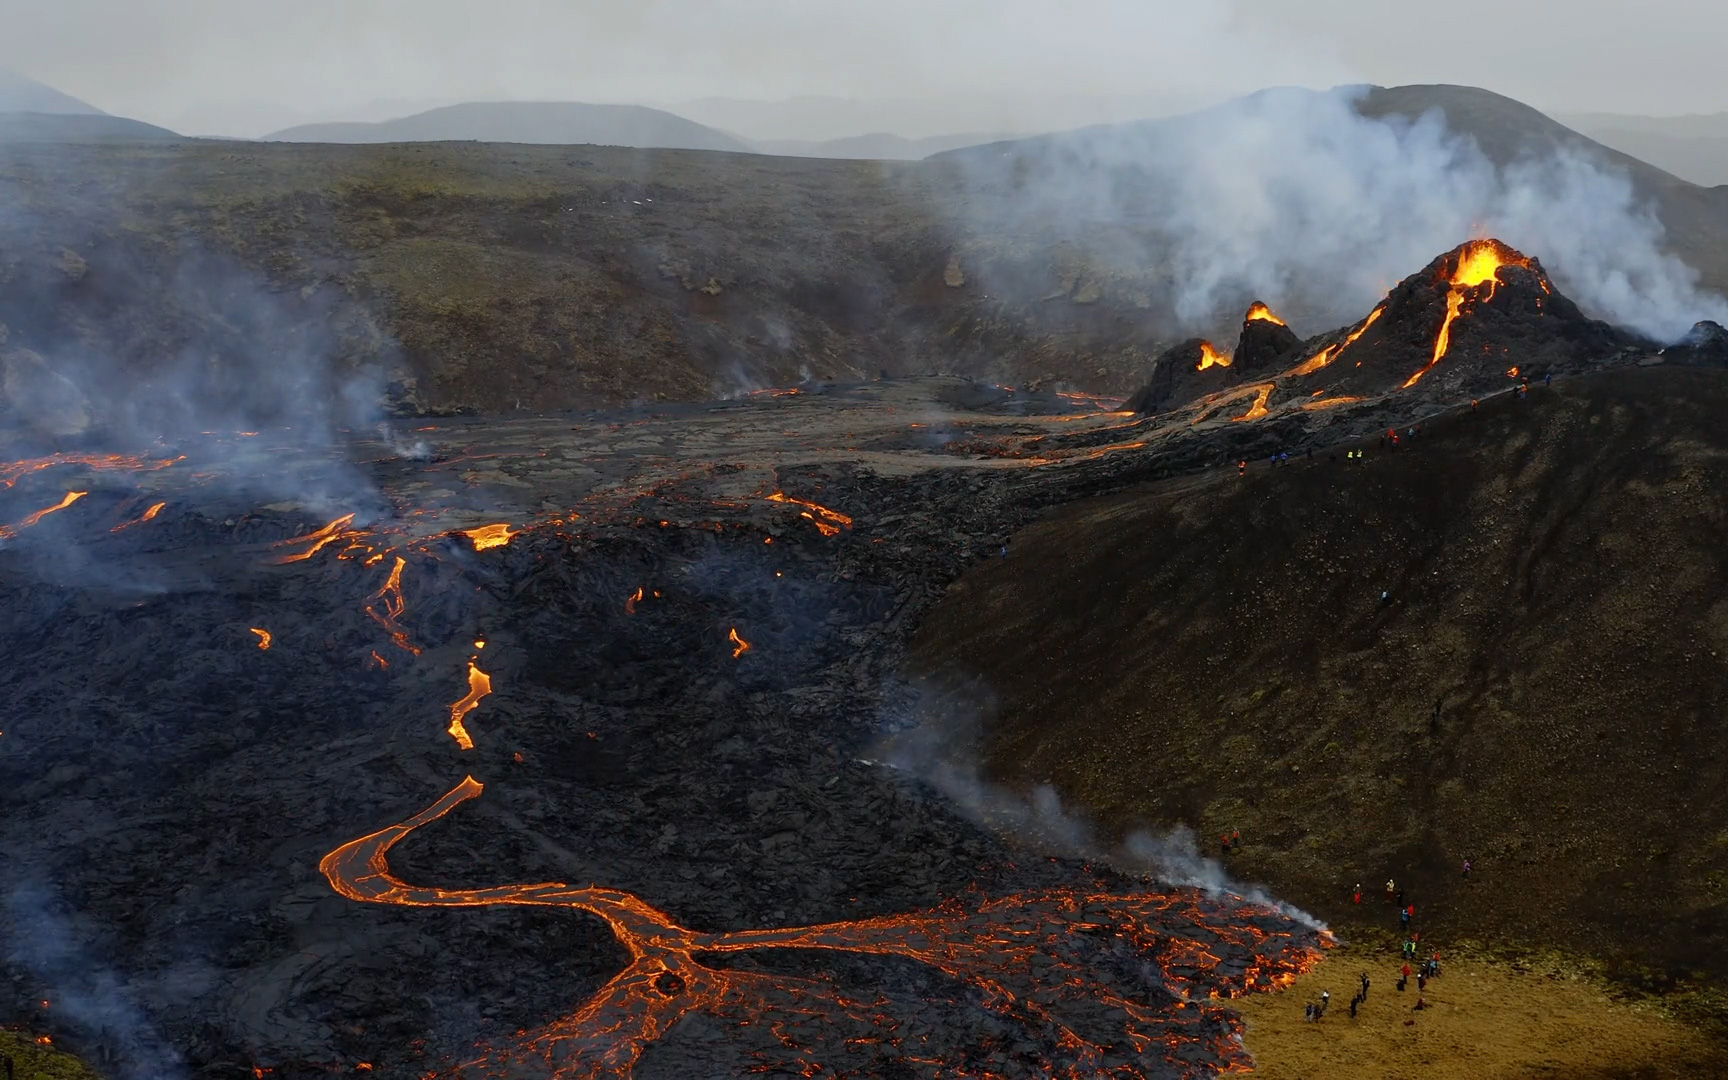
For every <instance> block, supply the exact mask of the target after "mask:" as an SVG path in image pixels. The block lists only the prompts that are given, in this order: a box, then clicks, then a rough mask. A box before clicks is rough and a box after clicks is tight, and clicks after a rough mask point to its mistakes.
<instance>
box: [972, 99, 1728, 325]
mask: <svg viewBox="0 0 1728 1080" xmlns="http://www.w3.org/2000/svg"><path fill="white" fill-rule="evenodd" d="M1367 93H1368V90H1367V88H1361V87H1352V88H1342V89H1338V90H1334V91H1331V92H1327V93H1314V92H1310V91H1306V90H1290V89H1284V90H1269V91H1265V92H1263V93H1259V94H1255V95H1253V96H1251V97H1248V98H1244V99H1242V100H1240V101H1235V102H1231V103H1229V104H1227V105H1223V106H1220V107H1218V108H1216V109H1211V110H1208V111H1205V112H1202V113H1197V114H1194V115H1192V116H1187V117H1181V118H1178V119H1175V120H1170V121H1162V122H1155V123H1146V124H1137V125H1127V126H1122V127H1113V128H1097V129H1090V130H1087V131H1082V132H1076V133H1073V134H1069V135H1062V136H1051V137H1048V138H1041V139H1033V140H1027V141H1025V142H1022V143H1017V144H1011V145H1010V146H1007V147H1003V146H997V147H993V148H986V149H984V150H982V151H978V152H971V153H962V154H957V155H953V156H952V158H951V160H953V161H956V162H959V163H961V167H962V169H963V170H964V171H965V173H966V175H967V177H968V179H969V180H970V181H971V182H972V183H973V184H974V185H976V186H978V187H981V188H983V189H985V190H987V191H988V190H990V189H994V194H995V195H996V196H997V199H986V200H985V202H984V207H985V208H986V209H984V210H983V211H982V212H985V213H991V214H1001V213H1003V212H1004V210H1006V212H1007V213H1009V214H1011V215H1012V216H1013V217H1015V218H1017V219H1019V221H1020V222H1021V223H1022V224H1025V223H1031V222H1036V221H1047V222H1055V223H1058V224H1057V225H1055V226H1054V227H1055V228H1056V229H1057V230H1058V231H1064V232H1067V233H1068V234H1069V235H1070V236H1076V237H1077V236H1080V235H1088V236H1091V235H1094V234H1095V233H1096V232H1097V231H1101V230H1105V229H1109V228H1111V227H1112V226H1114V227H1116V228H1118V229H1120V230H1121V235H1123V236H1137V237H1139V238H1140V240H1139V242H1138V243H1136V242H1134V241H1133V240H1125V241H1124V240H1118V241H1117V242H1116V243H1115V245H1114V247H1115V250H1114V251H1113V252H1111V253H1110V256H1109V257H1110V258H1112V259H1113V260H1114V261H1116V262H1117V263H1118V264H1119V265H1121V266H1123V267H1135V266H1145V265H1157V266H1161V267H1162V268H1163V270H1164V276H1165V281H1166V283H1167V286H1168V288H1169V289H1170V290H1171V303H1172V305H1173V308H1174V311H1175V314H1176V315H1177V316H1178V317H1179V318H1180V319H1181V320H1182V321H1183V322H1184V323H1186V324H1188V325H1189V326H1191V327H1194V328H1196V329H1201V328H1205V327H1206V326H1208V324H1209V323H1211V322H1213V321H1216V319H1217V318H1218V316H1219V314H1220V313H1221V312H1223V311H1226V310H1228V311H1239V310H1241V307H1242V305H1243V304H1244V303H1245V302H1246V300H1248V299H1252V298H1256V297H1257V298H1261V299H1264V300H1266V301H1267V302H1269V303H1271V304H1272V305H1273V306H1274V307H1277V308H1280V309H1286V308H1288V309H1290V310H1291V311H1292V312H1301V313H1303V314H1304V315H1305V316H1306V317H1308V318H1325V319H1329V320H1333V321H1337V320H1340V319H1341V318H1346V317H1347V318H1355V317H1356V316H1358V315H1359V314H1360V313H1361V312H1362V311H1364V310H1366V309H1367V308H1369V307H1371V306H1372V305H1373V304H1374V303H1375V302H1376V301H1377V300H1379V299H1380V297H1382V296H1384V295H1385V293H1386V290H1387V289H1388V288H1389V287H1390V286H1391V285H1392V284H1393V283H1394V282H1396V281H1397V280H1398V279H1400V278H1401V277H1403V276H1404V275H1405V274H1407V273H1409V271H1410V269H1411V268H1412V267H1416V266H1421V265H1423V264H1424V263H1426V262H1427V260H1428V259H1429V258H1430V257H1431V256H1432V255H1433V253H1434V252H1435V251H1439V250H1445V249H1448V248H1451V247H1453V246H1454V245H1456V244H1458V243H1459V242H1461V241H1463V240H1466V239H1469V238H1471V237H1473V236H1486V235H1493V236H1497V237H1500V238H1502V239H1504V240H1505V241H1506V242H1507V243H1510V244H1512V245H1513V246H1515V247H1517V248H1519V249H1521V250H1524V251H1528V252H1532V253H1534V254H1536V255H1538V256H1539V257H1540V258H1542V260H1543V262H1544V263H1545V264H1546V265H1547V266H1549V267H1550V268H1551V270H1552V272H1553V274H1554V277H1555V280H1556V282H1557V283H1558V284H1559V285H1560V286H1561V287H1562V288H1563V289H1565V290H1566V291H1567V292H1568V293H1570V294H1571V295H1573V296H1575V297H1576V298H1577V299H1578V301H1579V302H1580V304H1582V305H1583V306H1584V308H1585V309H1586V310H1587V311H1589V312H1590V313H1591V314H1593V315H1596V316H1598V317H1601V318H1605V319H1608V320H1610V321H1613V322H1616V323H1619V324H1622V325H1625V326H1628V327H1631V328H1633V329H1636V330H1638V331H1640V332H1642V333H1645V334H1648V335H1650V336H1652V337H1655V338H1658V339H1662V340H1665V341H1672V340H1675V339H1677V338H1679V337H1680V336H1681V335H1682V334H1684V333H1685V332H1686V330H1687V329H1688V328H1689V327H1691V326H1692V325H1693V324H1694V323H1695V322H1697V321H1698V320H1699V319H1703V318H1709V319H1716V320H1718V321H1720V320H1721V318H1722V317H1723V316H1725V315H1728V303H1724V301H1723V300H1722V299H1721V298H1720V297H1717V296H1714V295H1711V294H1707V293H1704V292H1701V291H1700V290H1699V288H1698V286H1697V279H1698V275H1697V274H1696V272H1695V271H1693V270H1692V269H1691V268H1689V267H1688V266H1687V265H1686V264H1685V263H1684V262H1682V261H1681V260H1680V259H1679V258H1677V257H1675V256H1674V255H1672V254H1671V253H1669V252H1668V251H1667V250H1666V249H1665V247H1664V229H1663V226H1662V223H1661V222H1660V221H1659V220H1658V219H1657V217H1656V214H1655V212H1654V210H1653V209H1652V208H1651V207H1649V206H1647V205H1645V204H1644V203H1642V202H1641V201H1640V200H1639V198H1638V196H1637V193H1636V191H1635V189H1634V186H1633V184H1632V181H1631V178H1630V177H1629V176H1627V175H1626V173H1625V172H1624V171H1623V170H1621V169H1619V168H1618V167H1616V166H1614V165H1612V164H1610V163H1609V162H1607V161H1606V160H1597V159H1596V158H1595V157H1593V156H1592V155H1591V154H1590V152H1589V151H1588V150H1586V149H1583V148H1574V147H1568V146H1565V145H1560V144H1556V145H1551V146H1546V147H1542V148H1540V149H1535V148H1533V149H1531V150H1530V151H1529V152H1527V153H1525V154H1524V155H1522V156H1520V157H1518V158H1517V159H1515V160H1513V161H1511V162H1508V163H1506V164H1504V165H1503V166H1502V165H1497V164H1496V163H1495V162H1494V161H1492V160H1491V159H1490V158H1489V157H1488V155H1487V154H1485V153H1484V152H1483V151H1482V149H1481V148H1480V147H1479V146H1478V145H1477V143H1476V141H1475V140H1474V139H1473V138H1470V137H1468V136H1464V135H1460V134H1458V133H1456V132H1454V131H1452V130H1451V129H1450V128H1449V127H1448V125H1447V123H1446V118H1445V116H1444V115H1443V114H1441V113H1439V112H1438V111H1430V112H1429V113H1427V114H1426V115H1424V116H1422V117H1421V118H1419V119H1416V120H1414V121H1412V120H1409V119H1406V118H1403V117H1399V116H1391V117H1387V118H1384V119H1374V118H1369V117H1365V116H1363V115H1362V114H1361V113H1360V112H1359V111H1358V109H1357V104H1358V103H1359V102H1360V101H1361V100H1362V98H1363V97H1364V96H1365V95H1366V94H1367ZM1000 200H1006V206H1005V207H1004V204H1003V202H1002V201H1000ZM974 224H977V223H974ZM1092 246H1093V247H1094V248H1096V246H1097V244H1096V241H1095V240H1094V241H1093V243H1092Z"/></svg>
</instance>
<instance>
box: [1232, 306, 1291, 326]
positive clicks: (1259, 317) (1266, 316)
mask: <svg viewBox="0 0 1728 1080" xmlns="http://www.w3.org/2000/svg"><path fill="white" fill-rule="evenodd" d="M1242 321H1243V322H1269V323H1277V324H1278V325H1279V326H1283V325H1284V320H1283V319H1280V318H1279V317H1278V316H1276V315H1274V314H1272V309H1271V308H1269V307H1267V306H1266V305H1265V304H1262V303H1261V302H1260V301H1258V300H1256V301H1254V304H1253V306H1251V307H1250V308H1249V309H1248V314H1247V315H1245V316H1243V318H1242Z"/></svg>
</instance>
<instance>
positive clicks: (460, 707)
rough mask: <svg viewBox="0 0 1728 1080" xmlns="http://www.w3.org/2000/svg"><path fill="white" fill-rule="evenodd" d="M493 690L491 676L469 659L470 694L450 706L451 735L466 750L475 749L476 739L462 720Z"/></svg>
mask: <svg viewBox="0 0 1728 1080" xmlns="http://www.w3.org/2000/svg"><path fill="white" fill-rule="evenodd" d="M491 692H492V678H491V676H489V675H487V674H486V673H485V672H484V671H481V670H480V669H479V668H477V667H475V666H474V661H472V660H470V661H468V695H467V696H466V697H464V698H463V699H462V700H461V701H458V702H456V703H455V704H454V705H451V706H450V729H449V732H450V737H451V738H453V739H455V740H456V745H457V746H460V747H461V748H462V749H464V750H472V749H474V740H473V738H472V737H470V736H469V734H468V729H467V728H466V727H463V726H462V720H463V718H464V717H466V716H467V715H468V714H469V713H471V712H473V711H474V710H475V709H477V708H479V707H480V699H481V698H483V697H485V696H486V695H487V694H490V693H491Z"/></svg>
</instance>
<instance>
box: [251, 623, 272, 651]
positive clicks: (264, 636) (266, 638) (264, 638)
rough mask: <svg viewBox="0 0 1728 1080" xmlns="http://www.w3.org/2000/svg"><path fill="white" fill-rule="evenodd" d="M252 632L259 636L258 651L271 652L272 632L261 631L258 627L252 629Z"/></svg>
mask: <svg viewBox="0 0 1728 1080" xmlns="http://www.w3.org/2000/svg"><path fill="white" fill-rule="evenodd" d="M251 630H252V632H253V633H254V634H257V635H258V651H259V652H268V651H269V650H270V642H271V641H272V640H273V639H272V638H271V637H270V631H268V630H260V629H258V628H257V627H256V626H254V627H252V628H251Z"/></svg>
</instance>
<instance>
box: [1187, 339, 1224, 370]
mask: <svg viewBox="0 0 1728 1080" xmlns="http://www.w3.org/2000/svg"><path fill="white" fill-rule="evenodd" d="M1230 359H1231V358H1230V357H1228V356H1225V355H1224V354H1223V353H1221V352H1219V351H1218V350H1217V349H1214V348H1213V347H1212V343H1211V342H1210V341H1202V342H1201V343H1200V366H1199V367H1197V368H1195V369H1194V370H1195V371H1205V370H1206V369H1207V368H1209V367H1229V366H1230Z"/></svg>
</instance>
